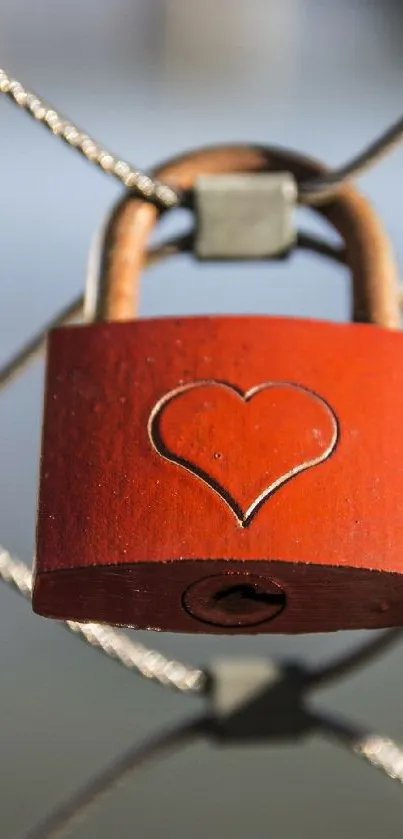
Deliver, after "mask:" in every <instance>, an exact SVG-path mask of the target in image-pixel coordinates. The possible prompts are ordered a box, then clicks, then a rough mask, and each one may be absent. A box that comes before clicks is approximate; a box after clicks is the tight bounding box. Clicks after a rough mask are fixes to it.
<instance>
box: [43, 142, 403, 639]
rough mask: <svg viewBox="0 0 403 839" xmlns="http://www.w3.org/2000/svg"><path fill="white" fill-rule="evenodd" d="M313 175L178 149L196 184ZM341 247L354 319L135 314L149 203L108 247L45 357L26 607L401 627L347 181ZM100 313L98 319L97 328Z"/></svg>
mask: <svg viewBox="0 0 403 839" xmlns="http://www.w3.org/2000/svg"><path fill="white" fill-rule="evenodd" d="M260 171H289V172H291V173H292V174H293V175H294V176H295V177H296V178H297V180H299V179H301V178H309V177H312V176H314V175H315V174H318V172H321V171H322V167H320V166H319V164H316V163H313V162H312V161H307V160H306V159H305V158H301V157H298V156H297V155H295V154H291V153H288V152H283V151H279V150H275V151H272V150H268V149H263V148H259V147H230V148H226V147H222V148H216V149H210V150H206V151H202V152H195V153H192V154H189V155H187V156H185V157H183V158H178V159H177V160H174V161H171V162H170V163H168V164H166V165H164V166H162V167H161V168H160V169H159V170H158V173H157V174H158V177H159V178H160V179H161V180H165V181H166V182H168V183H170V184H172V185H174V186H178V187H180V188H182V189H184V190H189V189H191V187H192V186H193V184H194V181H195V179H196V177H197V176H199V175H202V174H214V173H223V172H260ZM319 212H320V213H321V214H322V215H323V216H324V217H325V218H326V219H327V220H328V221H330V222H331V223H332V224H333V226H334V227H335V228H336V229H337V230H338V232H339V233H340V234H341V235H342V237H343V238H344V241H345V245H346V255H347V262H348V264H349V266H350V269H351V272H352V281H353V299H354V319H355V321H361V323H360V322H356V323H352V324H335V323H330V322H321V321H314V320H308V319H298V318H283V317H269V316H261V315H256V316H249V315H248V316H217V317H216V316H214V317H213V316H208V317H207V316H197V317H177V318H173V317H169V318H152V319H148V318H147V319H140V320H133V311H134V305H133V299H134V297H135V296H136V295H137V288H138V283H137V278H138V274H139V271H140V268H141V266H142V263H143V261H144V254H145V248H146V242H147V239H148V236H149V233H150V231H151V229H152V227H153V225H154V223H155V221H156V217H157V210H156V209H155V208H154V207H153V206H151V205H150V204H146V203H145V202H141V201H140V200H135V199H131V200H126V201H125V202H123V203H122V204H120V205H119V206H118V207H117V208H116V209H115V212H114V214H113V217H112V219H111V221H110V224H109V227H108V229H107V231H106V235H105V244H104V252H103V271H102V272H101V273H102V276H101V283H100V289H101V297H100V299H99V300H98V321H97V322H95V323H90V324H86V325H80V326H71V327H68V328H62V329H57V330H55V331H54V332H53V333H51V335H50V337H49V346H48V362H47V377H46V397H45V411H44V430H43V448H42V461H41V479H40V493H39V516H38V528H37V556H36V567H35V582H34V595H33V606H34V609H35V611H36V612H38V613H40V614H42V615H45V616H49V617H54V618H63V619H73V620H79V621H97V622H108V623H112V624H120V625H128V626H133V627H137V628H141V629H145V628H148V629H160V630H161V629H162V630H169V631H181V632H187V633H195V632H205V633H206V632H208V633H231V634H233V633H267V632H278V633H297V632H323V631H329V630H337V629H356V628H364V627H366V628H376V627H383V626H393V625H396V626H397V625H402V624H403V574H402V571H403V560H402V556H403V519H402V517H401V514H400V505H401V498H402V494H403V467H402V463H403V435H402V433H401V425H402V422H401V417H402V415H403V404H402V400H403V363H402V361H403V337H402V335H401V334H400V333H399V332H398V331H397V330H396V327H397V326H398V324H399V306H398V295H397V283H396V276H395V273H394V264H393V259H392V257H391V255H390V251H389V246H388V240H387V238H386V236H385V234H384V232H383V230H382V227H381V225H380V224H379V221H378V219H377V217H376V215H375V214H374V213H373V212H372V210H371V208H370V207H369V205H368V203H367V202H366V201H365V200H364V199H363V198H362V197H361V196H360V195H359V194H358V193H357V192H356V191H355V190H354V189H353V188H352V187H349V186H348V187H343V188H342V189H341V190H340V192H339V193H338V195H337V197H336V198H334V199H333V200H332V201H331V202H329V203H327V204H325V205H324V206H322V207H320V208H319ZM114 321H115V322H114Z"/></svg>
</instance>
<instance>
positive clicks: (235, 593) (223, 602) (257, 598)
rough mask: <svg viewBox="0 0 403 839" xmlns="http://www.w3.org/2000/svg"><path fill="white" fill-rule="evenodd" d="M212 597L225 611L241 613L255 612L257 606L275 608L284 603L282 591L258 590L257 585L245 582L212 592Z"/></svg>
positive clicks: (257, 608)
mask: <svg viewBox="0 0 403 839" xmlns="http://www.w3.org/2000/svg"><path fill="white" fill-rule="evenodd" d="M213 599H214V600H215V601H216V602H217V603H219V604H220V606H221V609H224V610H225V611H226V612H228V613H231V614H242V615H249V614H254V613H256V611H257V610H259V606H274V607H275V608H276V610H277V609H278V608H279V607H282V606H284V603H285V595H284V592H282V591H281V592H279V593H277V592H276V593H272V592H267V591H263V590H261V591H259V589H258V587H257V586H252V585H249V584H247V583H238V584H237V585H235V586H229V587H228V588H223V589H221V590H220V591H217V592H216V593H215V594H214V597H213Z"/></svg>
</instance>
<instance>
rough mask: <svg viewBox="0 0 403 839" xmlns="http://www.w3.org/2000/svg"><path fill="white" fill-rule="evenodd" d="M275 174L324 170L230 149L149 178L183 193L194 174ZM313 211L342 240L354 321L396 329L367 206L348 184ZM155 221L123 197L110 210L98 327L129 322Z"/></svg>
mask: <svg viewBox="0 0 403 839" xmlns="http://www.w3.org/2000/svg"><path fill="white" fill-rule="evenodd" d="M279 171H288V172H291V173H292V174H293V175H294V177H295V178H296V180H297V181H301V180H306V179H310V178H312V177H315V176H317V175H323V174H324V173H325V172H326V168H325V167H324V166H323V165H322V164H321V163H319V162H317V161H316V160H312V159H311V158H307V157H305V156H302V155H300V154H297V153H296V152H291V151H288V150H284V149H279V148H272V147H269V146H267V147H266V146H257V145H231V146H213V147H210V148H204V149H200V150H197V151H192V152H189V153H187V154H185V155H181V156H179V157H176V158H173V159H171V160H168V161H166V162H165V163H163V164H161V165H160V166H158V167H157V168H156V169H155V170H154V171H153V173H152V174H153V176H155V177H157V178H158V179H159V180H161V181H164V182H166V183H168V184H170V185H171V186H173V187H175V188H180V189H181V190H184V191H188V190H190V189H192V187H193V186H194V183H195V181H196V179H197V178H198V177H199V176H200V175H207V174H231V173H252V172H255V173H257V172H279ZM315 212H317V213H318V214H319V215H320V216H322V217H324V218H325V219H326V220H327V221H328V222H329V223H330V224H331V225H332V226H333V227H334V228H335V230H336V231H337V232H338V233H339V234H340V236H341V237H342V239H343V240H344V243H345V251H346V264H347V266H348V267H349V268H350V270H351V274H352V284H353V285H352V291H353V306H352V314H353V318H354V320H355V321H358V322H369V323H373V324H376V325H378V326H383V327H387V328H390V329H394V328H398V327H399V325H400V308H399V295H398V289H399V282H398V273H397V267H396V263H395V259H394V255H393V252H392V248H391V243H390V240H389V237H388V236H387V233H386V231H385V230H384V227H383V225H382V222H381V220H380V218H379V216H378V215H377V213H376V212H375V211H374V209H373V208H372V206H371V204H370V203H369V201H368V200H367V199H366V198H364V196H362V195H361V194H360V193H359V192H358V191H357V190H356V189H355V187H353V186H351V185H349V184H348V185H344V186H342V187H341V188H340V190H339V192H338V193H337V196H336V197H335V198H332V199H331V200H330V201H329V202H328V203H325V204H321V205H320V206H318V207H317V208H315ZM158 216H159V211H158V209H157V208H156V207H155V206H154V205H153V204H150V203H147V202H145V201H142V200H140V199H138V198H134V197H133V196H130V195H129V196H127V195H125V196H124V198H123V199H122V200H121V201H120V202H119V203H118V204H117V205H116V206H115V207H114V210H113V212H112V214H111V216H110V218H109V220H108V222H107V225H106V228H105V232H104V240H103V247H102V254H101V271H100V281H99V289H98V294H97V301H96V306H95V309H96V311H95V318H96V319H97V320H131V319H132V318H133V317H134V316H135V312H136V311H137V305H138V293H139V281H140V275H141V270H142V268H143V265H144V261H145V255H146V248H147V244H148V239H149V236H150V234H151V232H152V230H153V228H154V226H155V224H156V222H157V219H158Z"/></svg>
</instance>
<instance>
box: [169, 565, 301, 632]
mask: <svg viewBox="0 0 403 839" xmlns="http://www.w3.org/2000/svg"><path fill="white" fill-rule="evenodd" d="M286 601H287V598H286V594H285V592H284V591H283V589H282V588H281V586H280V585H279V584H278V583H277V582H274V581H273V580H271V579H269V578H267V577H265V576H260V575H257V574H248V573H244V572H236V573H224V574H217V575H213V576H211V577H204V579H202V580H199V581H197V582H194V583H193V584H192V585H190V586H189V588H188V589H187V590H186V592H185V593H184V596H183V605H184V607H185V609H186V610H187V611H188V612H189V613H190V614H191V615H193V617H195V618H198V619H199V620H202V621H205V622H206V623H212V624H215V625H216V626H222V627H225V626H227V627H238V628H239V629H241V627H243V626H245V627H246V626H256V625H257V624H259V623H263V622H264V621H268V620H272V619H273V618H275V617H276V615H279V614H280V612H282V611H283V609H285V608H286V605H287V602H286Z"/></svg>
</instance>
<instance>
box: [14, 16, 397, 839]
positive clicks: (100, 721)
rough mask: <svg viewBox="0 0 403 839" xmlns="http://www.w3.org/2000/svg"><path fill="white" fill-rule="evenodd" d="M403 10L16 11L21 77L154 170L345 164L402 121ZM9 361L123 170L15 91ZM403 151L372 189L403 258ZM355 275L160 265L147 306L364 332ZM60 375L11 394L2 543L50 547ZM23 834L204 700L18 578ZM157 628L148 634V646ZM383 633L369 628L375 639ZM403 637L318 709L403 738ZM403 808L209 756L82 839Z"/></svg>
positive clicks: (388, 831)
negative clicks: (110, 650) (51, 461)
mask: <svg viewBox="0 0 403 839" xmlns="http://www.w3.org/2000/svg"><path fill="white" fill-rule="evenodd" d="M402 32H403V14H402V8H401V6H399V3H398V2H396V3H393V2H390V0H389V2H387V0H382V2H381V0H378V2H377V3H375V2H370V0H366V2H364V0H362V2H359V0H332V1H331V0H328V2H323V0H281V2H278V0H248V2H246V0H132V1H131V2H130V0H82V2H78V0H70V3H61V2H57V1H55V0H35V2H32V0H0V64H1V65H3V66H4V67H5V68H6V69H9V70H10V72H11V73H14V74H15V76H17V78H20V79H21V80H22V81H23V82H25V83H26V84H27V85H28V86H31V87H32V88H34V89H36V90H37V91H38V92H40V93H42V94H43V95H44V96H45V97H47V98H48V99H49V100H50V101H51V102H54V104H55V105H56V106H57V107H58V108H59V109H60V110H62V111H65V112H66V113H67V114H69V115H70V116H71V117H72V118H73V119H75V120H76V121H77V122H78V123H79V124H81V125H83V126H84V127H85V128H86V129H87V130H88V131H89V132H92V133H93V134H94V135H95V136H96V137H98V138H99V139H101V141H103V142H104V143H105V144H106V145H109V146H110V147H111V148H112V149H113V150H116V151H118V152H119V153H120V154H121V155H123V156H124V155H126V156H127V157H128V158H129V159H131V160H133V162H135V163H136V164H138V165H139V166H148V165H151V164H153V163H154V162H156V161H158V160H159V159H160V158H165V157H166V156H168V155H169V154H171V153H176V152H179V151H181V150H184V149H186V148H187V147H191V146H196V145H201V144H205V143H212V142H216V141H217V142H224V141H236V140H246V141H247V140H250V141H262V142H269V143H277V144H284V145H289V146H292V147H294V148H297V149H300V150H302V151H306V152H308V153H312V154H316V155H318V156H319V157H322V158H323V159H324V160H326V161H327V162H329V163H331V164H338V163H341V162H343V161H344V160H345V159H346V158H347V157H349V156H350V155H351V154H352V153H353V152H356V151H358V150H359V149H360V148H361V147H362V146H363V145H365V144H366V143H367V142H368V140H370V139H371V138H372V137H373V136H375V135H376V134H377V133H379V132H380V131H381V130H382V129H383V128H384V127H385V126H386V125H387V124H388V123H390V122H392V121H393V120H394V119H396V117H397V116H398V114H399V112H400V111H401V109H402V98H401V91H402V74H403V49H402V42H403V36H402ZM0 130H1V134H0V137H1V145H0V151H1V156H0V213H1V228H0V230H1V278H2V282H1V308H0V355H1V358H2V359H4V360H5V359H6V358H7V357H8V356H9V354H10V353H12V352H13V351H14V350H15V349H16V348H17V347H18V346H19V345H20V343H21V342H22V341H23V340H24V338H26V337H27V336H28V335H29V334H30V333H32V332H33V331H34V330H35V329H37V328H38V327H39V326H40V325H41V324H43V323H44V322H46V320H47V319H48V318H49V317H50V316H51V315H52V313H53V312H54V310H55V309H56V308H59V307H61V306H62V305H63V304H65V303H67V302H68V300H69V299H70V298H71V297H72V296H73V295H74V294H76V293H77V292H78V290H79V289H81V288H82V285H83V281H84V274H85V266H86V259H87V251H88V247H89V242H90V239H91V236H92V235H93V232H94V230H95V229H96V228H97V226H98V225H99V223H100V221H101V219H102V217H103V214H104V213H105V212H106V210H107V209H108V207H109V206H110V204H111V202H112V201H113V200H114V199H115V198H116V197H117V195H118V194H119V186H118V185H117V184H116V183H115V182H114V181H113V180H112V179H110V178H109V177H107V176H106V175H105V176H102V175H101V174H100V173H99V172H98V171H97V170H96V169H95V168H93V167H91V166H90V165H89V164H87V163H86V162H84V161H83V160H82V159H80V158H79V156H77V155H76V154H74V153H73V152H71V151H69V150H68V149H67V148H66V147H64V146H63V145H62V144H61V143H59V142H56V141H55V140H54V139H53V138H52V137H50V136H49V135H47V133H46V132H45V131H44V130H43V129H42V128H41V127H39V126H38V125H35V124H32V123H31V122H30V120H29V119H28V117H27V116H26V115H25V114H23V113H22V112H19V111H18V110H17V109H16V108H15V107H13V106H12V105H11V104H10V103H9V102H8V101H6V99H5V98H4V101H1V99H0ZM402 172H403V152H402V150H397V151H396V152H395V153H394V154H393V156H391V157H390V158H389V159H387V160H386V161H385V162H383V163H382V164H381V165H379V167H378V168H376V169H375V170H374V171H373V172H371V173H370V174H368V175H367V176H366V177H365V178H363V179H362V181H363V186H364V187H365V190H366V191H367V193H368V194H369V195H370V196H371V198H372V200H373V202H374V204H375V206H376V207H377V209H378V210H379V212H380V213H381V214H382V216H383V219H384V221H385V223H386V225H387V228H388V230H389V232H390V234H391V236H392V237H393V240H394V243H395V246H396V249H397V254H398V258H399V259H400V262H401V263H402V261H403V245H402V242H403V238H402V220H401V194H400V192H399V189H400V188H401V185H402ZM348 300H349V285H348V276H347V272H345V271H344V270H343V269H338V268H336V267H334V266H331V265H328V264H327V263H325V262H323V261H321V260H320V259H315V258H314V257H313V256H309V255H306V254H301V255H297V256H295V257H294V258H293V259H292V260H291V261H290V262H287V263H286V264H284V265H278V264H273V265H268V266H264V265H263V266H262V265H259V266H246V267H245V266H218V265H213V266H209V267H202V268H200V267H197V266H195V265H193V264H192V262H191V261H190V260H189V259H188V258H187V257H181V258H178V259H176V260H174V261H170V262H169V263H167V264H164V265H161V266H159V267H157V268H154V269H153V270H152V271H150V272H149V273H148V274H147V276H146V277H145V278H144V283H143V288H142V313H143V314H147V315H153V314H160V313H171V312H184V313H186V312H188V313H191V312H203V311H204V312H207V311H209V312H221V311H231V312H243V311H251V312H253V311H267V312H277V313H282V312H283V313H292V314H300V315H305V314H310V315H314V316H319V317H324V318H335V319H338V320H342V319H345V318H346V317H347V314H348ZM42 377H43V367H42V364H36V365H35V366H33V367H32V368H31V369H30V371H29V373H27V374H26V375H25V376H24V377H22V378H21V379H19V380H18V381H17V382H16V383H15V384H13V385H12V386H11V387H10V388H9V389H8V391H7V392H5V393H3V394H2V395H1V411H0V439H1V441H2V444H1V468H2V475H3V479H2V482H1V508H0V534H1V537H0V538H1V541H2V542H3V543H4V545H6V546H7V547H9V548H10V549H11V550H12V551H13V552H15V553H17V554H19V555H20V556H21V557H23V558H24V560H25V561H26V562H28V563H29V562H30V561H31V556H32V551H33V541H34V525H35V505H36V485H37V464H38V441H39V433H40V415H41V400H42ZM0 628H1V638H0V673H1V689H0V836H1V839H3V837H4V839H14V837H15V838H16V837H19V836H21V835H22V834H23V833H24V831H26V830H27V829H28V827H29V826H30V825H31V824H32V823H33V822H35V821H36V820H37V819H39V818H40V817H41V816H42V815H43V814H44V813H45V812H46V811H47V810H48V809H49V808H50V807H51V806H52V804H54V803H56V802H57V801H61V800H62V799H63V798H64V797H65V796H66V795H67V794H68V793H69V792H71V791H73V790H74V789H76V788H77V787H78V786H79V785H80V783H82V782H84V781H85V780H86V779H87V778H89V777H90V776H91V774H92V773H93V772H94V770H95V769H100V768H101V767H103V766H104V765H106V764H107V763H108V761H109V760H110V759H112V758H113V757H116V756H118V755H119V754H120V753H121V752H122V751H123V750H124V749H125V748H127V747H128V746H129V745H130V744H131V743H132V742H133V741H134V740H135V739H136V738H143V737H145V736H146V735H148V734H150V733H151V732H153V731H154V730H155V729H156V728H158V727H161V726H163V725H164V724H167V723H173V722H174V721H176V720H178V719H180V718H181V716H182V715H184V714H185V715H186V714H188V715H189V714H192V712H195V711H197V709H198V708H199V702H198V701H197V700H191V699H184V698H181V697H178V696H175V695H171V694H170V693H169V692H168V691H166V692H164V691H163V689H162V688H159V687H158V686H153V685H149V684H146V683H144V682H143V681H141V679H139V678H136V677H135V676H131V675H130V674H129V673H126V672H124V671H122V670H120V669H119V667H118V666H117V665H115V664H114V663H112V662H108V661H106V660H103V659H102V657H101V656H99V655H97V654H96V653H95V652H92V651H91V650H89V649H86V648H85V647H84V645H81V644H80V643H79V642H78V641H77V640H75V639H74V638H72V637H69V636H68V635H67V633H64V632H63V631H62V630H61V629H60V628H59V627H58V626H56V625H52V623H50V622H47V621H45V620H42V619H40V618H37V617H34V616H33V615H32V614H31V611H30V608H29V606H28V605H27V603H26V602H23V601H22V600H20V598H19V597H18V596H17V595H15V594H14V593H13V592H11V591H8V590H7V589H6V588H5V587H3V588H0ZM142 635H144V634H142ZM361 637H362V636H361ZM358 640H360V635H359V633H344V634H336V635H333V636H325V635H322V636H316V637H313V636H305V637H299V638H285V637H276V636H273V637H260V638H257V639H254V640H253V639H247V638H246V639H242V638H236V639H231V638H225V637H221V638H217V639H215V638H213V637H208V638H204V637H203V636H200V637H188V636H171V635H159V636H156V637H155V636H154V635H151V636H150V637H148V636H147V638H145V641H146V643H151V644H154V645H155V646H158V648H159V649H161V650H163V651H166V652H168V653H169V654H171V653H172V654H173V655H175V656H178V657H183V658H185V659H187V660H189V661H190V662H193V663H195V664H196V663H204V662H208V661H209V659H210V658H211V656H213V655H217V654H222V653H230V654H235V653H237V652H242V653H246V652H251V653H252V652H254V653H273V654H276V655H285V656H287V657H295V656H297V657H298V656H302V657H304V658H305V659H308V660H309V661H311V662H319V661H322V660H324V659H326V658H327V657H328V656H330V655H331V654H335V653H337V652H341V651H342V650H344V649H346V648H347V647H348V645H349V644H351V643H356V642H357V641H358ZM402 665H403V644H402V645H401V646H400V647H397V648H396V649H395V650H394V651H393V652H392V653H390V654H388V655H387V656H385V657H384V658H383V659H381V660H379V661H377V662H376V664H375V665H374V666H372V667H370V668H368V669H367V670H365V671H364V672H362V673H360V674H357V675H356V676H355V677H354V678H350V679H349V680H347V681H345V682H340V684H339V685H337V686H335V687H334V688H332V689H331V690H327V691H326V692H325V691H324V692H323V693H322V694H321V695H318V696H317V699H316V700H315V701H316V702H317V704H318V706H320V705H321V704H323V705H324V706H325V707H328V708H330V709H332V710H334V711H336V712H340V713H342V714H346V715H350V716H351V717H352V718H354V719H356V720H360V721H365V723H367V724H368V725H370V726H371V725H372V726H373V727H374V728H376V729H380V730H384V731H386V732H388V733H389V734H391V735H392V736H395V737H397V738H401V739H403V715H402V712H401V709H402V703H403V675H402ZM402 827H403V795H402V790H401V788H399V786H398V785H396V786H395V785H393V784H392V783H391V782H388V781H387V780H385V779H384V778H383V777H382V776H380V775H378V774H377V773H376V771H375V770H372V769H371V768H369V767H367V766H365V765H363V764H361V763H360V761H359V760H357V759H355V758H353V757H350V755H349V754H348V753H345V752H344V751H343V750H341V749H339V748H337V747H333V746H332V745H329V744H328V743H326V742H322V741H320V740H317V739H312V740H307V741H305V742H304V743H302V744H297V745H295V746H293V745H287V746H285V747H284V748H280V747H275V748H274V747H270V748H266V747H265V746H261V747H260V748H249V747H246V748H243V749H230V750H219V749H216V748H213V747H211V746H209V745H204V744H201V745H198V746H195V747H191V748H189V749H187V750H186V751H184V752H182V753H180V754H178V755H175V756H173V757H172V758H168V759H166V760H163V761H161V762H160V763H157V764H155V765H152V766H150V767H149V768H147V769H146V770H145V771H144V772H143V773H141V774H140V775H138V776H135V777H133V780H129V781H127V782H126V783H125V784H124V785H123V786H122V788H120V789H119V790H117V791H114V792H112V793H111V794H110V795H109V796H108V797H107V798H106V799H105V800H104V801H103V803H102V805H101V806H100V807H99V808H97V809H96V810H94V811H93V812H91V815H90V816H89V818H88V820H87V821H86V822H85V823H84V824H82V825H79V826H78V827H76V828H75V829H74V830H73V831H72V833H71V835H72V836H74V837H77V839H84V837H87V839H95V837H97V839H106V838H107V837H111V836H114V837H116V839H118V837H119V839H126V837H132V836H136V837H137V836H138V837H160V836H161V837H162V836H165V837H167V836H168V837H176V839H181V837H189V836H192V837H193V839H199V837H200V839H201V838H202V837H203V839H204V837H206V836H210V837H217V839H227V837H228V839H238V837H239V839H240V837H245V836H251V837H254V836H275V837H285V838H286V837H287V839H288V837H298V839H322V837H324V836H326V839H339V837H340V836H343V837H344V839H364V837H365V839H372V837H374V839H375V837H376V839H378V837H379V836H382V837H383V839H397V837H400V836H401V835H402Z"/></svg>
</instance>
